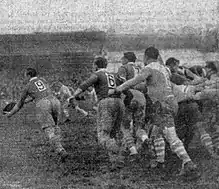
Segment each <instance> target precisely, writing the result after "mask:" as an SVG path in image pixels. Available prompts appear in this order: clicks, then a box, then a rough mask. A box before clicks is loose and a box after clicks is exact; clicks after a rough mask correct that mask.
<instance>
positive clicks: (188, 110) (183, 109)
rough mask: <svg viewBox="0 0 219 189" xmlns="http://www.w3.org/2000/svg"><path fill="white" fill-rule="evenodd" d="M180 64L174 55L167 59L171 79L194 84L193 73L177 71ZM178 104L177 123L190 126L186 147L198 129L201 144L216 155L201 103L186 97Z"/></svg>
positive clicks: (179, 83)
mask: <svg viewBox="0 0 219 189" xmlns="http://www.w3.org/2000/svg"><path fill="white" fill-rule="evenodd" d="M179 64H180V61H179V60H177V59H176V58H174V57H171V58H169V59H167V61H166V66H167V67H168V68H169V69H170V70H171V76H170V81H171V82H173V83H174V84H176V85H193V84H194V82H193V81H192V80H191V75H192V74H190V76H189V75H188V74H186V72H184V74H183V73H181V74H178V73H177V71H178V67H179ZM193 80H194V78H193ZM202 81H204V80H202ZM200 82H201V81H200ZM178 104H179V110H178V113H177V116H176V124H177V126H179V127H181V128H182V127H183V126H184V125H186V127H187V128H188V130H187V133H186V138H185V141H184V145H185V147H186V149H188V145H189V143H190V142H191V140H192V138H193V135H194V129H196V130H197V131H198V133H199V135H200V140H201V144H202V145H203V146H204V147H205V148H206V150H207V151H208V153H209V154H210V155H211V156H212V157H216V154H215V152H214V147H213V143H212V138H211V136H210V135H209V134H208V133H207V132H206V130H205V125H206V123H205V122H204V120H203V115H202V113H201V112H200V110H199V105H198V104H197V102H196V101H194V100H192V99H185V100H182V101H179V102H178ZM179 135H180V133H179Z"/></svg>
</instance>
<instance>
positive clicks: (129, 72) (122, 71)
mask: <svg viewBox="0 0 219 189" xmlns="http://www.w3.org/2000/svg"><path fill="white" fill-rule="evenodd" d="M140 71H141V69H140V67H139V66H136V65H135V63H132V62H129V63H128V64H125V65H122V66H121V67H120V68H119V70H118V76H119V77H120V78H121V79H122V80H123V81H127V80H129V79H132V78H134V77H135V76H136V75H138V74H139V73H140Z"/></svg>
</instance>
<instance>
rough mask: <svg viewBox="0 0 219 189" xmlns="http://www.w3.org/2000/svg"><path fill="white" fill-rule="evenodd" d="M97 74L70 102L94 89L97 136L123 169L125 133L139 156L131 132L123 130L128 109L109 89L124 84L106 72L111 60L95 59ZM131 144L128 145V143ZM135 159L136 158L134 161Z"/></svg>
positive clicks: (133, 154)
mask: <svg viewBox="0 0 219 189" xmlns="http://www.w3.org/2000/svg"><path fill="white" fill-rule="evenodd" d="M94 67H95V70H96V72H94V73H93V74H92V75H91V76H90V78H88V79H87V80H86V81H85V82H83V83H82V84H81V85H80V86H79V88H78V89H77V90H76V91H75V93H74V94H73V96H72V97H71V98H69V102H70V103H73V104H74V102H75V100H74V99H75V98H76V97H78V95H80V94H81V93H83V92H84V91H85V90H86V89H88V88H89V87H90V86H93V87H94V89H95V92H96V95H97V99H98V103H97V104H98V107H97V137H98V142H99V143H100V144H101V145H102V146H103V147H105V149H106V150H107V151H108V155H109V157H110V162H111V163H112V166H113V167H118V168H121V167H122V166H123V165H124V156H123V155H121V151H122V150H121V149H122V148H121V143H122V142H121V141H122V139H123V138H121V136H120V134H121V132H122V133H123V135H124V139H125V140H126V141H125V143H124V145H125V147H127V148H128V149H129V152H130V156H136V154H137V153H138V152H137V149H136V146H135V143H134V139H133V137H132V136H131V133H130V131H129V130H128V129H126V128H125V127H123V124H122V121H123V119H124V113H125V112H124V111H125V106H124V103H123V101H122V99H121V95H120V94H116V95H114V94H113V95H110V96H109V95H108V91H109V89H114V88H116V87H117V86H118V85H119V84H120V80H119V79H118V78H117V77H116V74H115V73H109V72H108V71H107V70H106V67H107V60H106V59H105V58H103V57H98V58H95V61H94ZM127 141H128V142H127ZM131 159H132V158H131Z"/></svg>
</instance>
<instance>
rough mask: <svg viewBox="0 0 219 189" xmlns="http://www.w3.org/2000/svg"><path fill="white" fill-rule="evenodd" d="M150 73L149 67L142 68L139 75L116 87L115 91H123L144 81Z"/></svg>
mask: <svg viewBox="0 0 219 189" xmlns="http://www.w3.org/2000/svg"><path fill="white" fill-rule="evenodd" d="M151 73H152V72H151V68H144V69H143V70H142V71H141V73H140V74H139V75H137V76H136V77H134V78H132V79H130V80H128V81H126V82H125V83H123V84H122V85H120V86H118V87H117V88H116V92H123V91H125V90H127V89H129V88H131V87H134V86H136V85H137V84H139V83H142V82H144V81H145V80H146V79H147V78H148V77H149V76H151Z"/></svg>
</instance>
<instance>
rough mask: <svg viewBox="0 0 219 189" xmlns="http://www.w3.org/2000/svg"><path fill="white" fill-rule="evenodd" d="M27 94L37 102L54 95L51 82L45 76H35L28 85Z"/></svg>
mask: <svg viewBox="0 0 219 189" xmlns="http://www.w3.org/2000/svg"><path fill="white" fill-rule="evenodd" d="M25 90H26V94H27V95H28V96H30V97H31V98H33V99H34V100H35V101H36V102H37V101H39V100H40V99H42V98H45V97H47V96H50V95H52V91H51V89H50V86H49V84H48V83H47V81H46V80H45V79H44V78H38V77H33V78H31V80H30V81H29V83H28V84H27V87H26V89H25Z"/></svg>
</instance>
